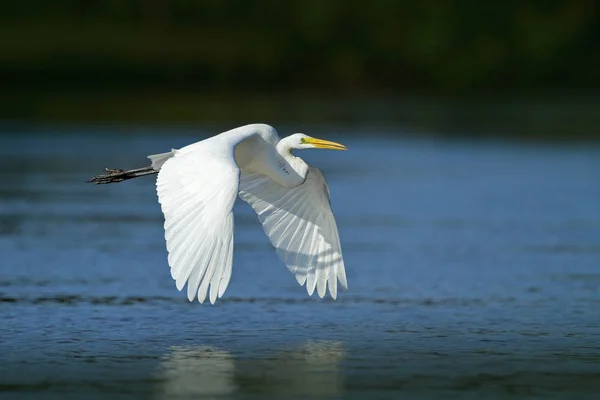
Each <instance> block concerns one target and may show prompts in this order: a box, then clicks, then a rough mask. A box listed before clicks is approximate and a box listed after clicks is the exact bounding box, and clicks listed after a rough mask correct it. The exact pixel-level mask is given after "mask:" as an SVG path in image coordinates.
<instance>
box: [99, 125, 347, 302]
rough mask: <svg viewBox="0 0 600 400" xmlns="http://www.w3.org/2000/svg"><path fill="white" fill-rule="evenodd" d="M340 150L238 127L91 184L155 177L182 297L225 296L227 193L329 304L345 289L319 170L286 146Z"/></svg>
mask: <svg viewBox="0 0 600 400" xmlns="http://www.w3.org/2000/svg"><path fill="white" fill-rule="evenodd" d="M309 148H323V149H332V150H345V149H346V147H345V146H343V145H341V144H339V143H335V142H329V141H326V140H321V139H315V138H312V137H310V136H307V135H304V134H294V135H291V136H289V137H286V138H284V139H282V140H279V137H278V135H277V131H275V129H274V128H272V127H271V126H269V125H265V124H252V125H246V126H242V127H239V128H236V129H233V130H230V131H227V132H224V133H221V134H220V135H217V136H213V137H211V138H209V139H206V140H203V141H200V142H197V143H194V144H191V145H189V146H186V147H183V148H181V149H179V150H172V151H170V152H168V153H162V154H156V155H151V156H149V157H148V158H149V159H150V160H151V161H152V166H151V167H148V168H146V169H144V168H142V169H138V170H132V171H121V170H109V172H111V174H109V175H103V176H99V177H96V178H94V179H93V180H91V182H95V183H111V182H119V181H121V180H124V179H129V178H132V177H137V176H142V175H147V174H150V173H156V172H157V171H158V178H157V181H156V189H157V193H158V200H159V203H160V205H161V208H162V212H163V214H164V217H165V224H164V228H165V239H166V243H167V250H168V253H169V255H168V261H169V266H170V267H171V276H172V277H173V279H174V280H175V282H176V286H177V289H178V290H182V289H183V287H184V286H185V285H186V283H187V297H188V299H189V300H190V301H193V300H194V298H197V299H198V300H199V301H200V303H202V302H204V301H205V299H206V298H207V296H208V298H209V300H210V302H211V303H213V304H214V303H215V301H216V299H217V298H220V297H222V296H223V294H224V293H225V290H226V289H227V285H228V284H229V280H230V278H231V271H232V261H233V231H234V217H233V205H234V203H235V199H236V196H237V195H238V194H239V196H240V198H241V199H243V200H244V201H246V202H247V203H248V204H250V206H252V208H253V209H254V211H255V212H256V213H257V214H258V218H259V220H260V222H261V223H262V226H263V229H264V231H265V233H266V235H267V237H268V238H269V240H270V241H271V243H272V245H273V246H274V247H275V249H276V252H277V254H278V256H279V257H280V258H281V260H282V261H283V262H284V263H285V264H286V265H287V267H288V269H289V270H290V271H291V272H292V273H293V274H294V275H295V277H296V280H297V281H298V283H299V284H300V285H306V290H307V292H308V294H309V295H312V294H313V293H314V291H315V290H316V291H317V294H318V295H319V297H323V296H325V293H326V291H327V288H329V293H330V295H331V297H333V298H334V299H335V298H336V297H337V282H338V281H339V283H340V284H341V285H342V287H344V288H345V289H347V282H346V272H345V269H344V260H343V257H342V249H341V246H340V239H339V235H338V230H337V226H336V223H335V219H334V216H333V213H332V211H331V206H330V198H329V189H328V187H327V182H326V180H325V177H324V176H323V174H322V173H321V171H320V170H319V169H317V168H315V167H312V166H309V165H308V164H306V163H305V162H304V160H302V159H301V158H299V157H296V156H294V155H293V154H292V153H291V151H292V150H293V149H309Z"/></svg>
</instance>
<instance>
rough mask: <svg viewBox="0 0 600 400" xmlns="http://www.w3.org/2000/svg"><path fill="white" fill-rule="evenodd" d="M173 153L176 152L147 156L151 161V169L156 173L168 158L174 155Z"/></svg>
mask: <svg viewBox="0 0 600 400" xmlns="http://www.w3.org/2000/svg"><path fill="white" fill-rule="evenodd" d="M175 151H176V150H175V149H173V150H171V151H169V152H166V153H160V154H152V155H150V156H148V158H149V159H150V161H152V168H154V169H155V170H157V171H158V170H159V169H160V168H161V167H162V166H163V164H164V163H165V162H166V161H167V160H168V159H169V158H171V157H173V156H174V155H175Z"/></svg>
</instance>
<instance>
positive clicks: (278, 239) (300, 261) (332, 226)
mask: <svg viewBox="0 0 600 400" xmlns="http://www.w3.org/2000/svg"><path fill="white" fill-rule="evenodd" d="M240 197H241V198H242V199H243V200H245V201H247V202H248V203H249V204H250V205H251V206H252V208H253V209H254V211H256V213H257V214H258V218H259V220H260V222H261V223H262V225H263V229H264V231H265V233H266V234H267V236H268V237H269V239H270V240H271V243H272V244H273V246H275V249H276V251H277V255H278V256H279V258H281V260H282V261H283V262H284V263H285V264H286V265H287V267H288V269H289V270H290V271H291V272H292V273H293V274H294V275H296V280H297V281H298V283H299V284H300V285H304V284H305V283H306V290H307V291H308V294H309V295H312V294H313V292H314V290H315V287H316V289H317V293H318V295H319V297H323V296H324V295H325V292H326V288H327V286H329V293H330V294H331V297H333V298H334V299H335V298H336V297H337V280H339V281H340V284H341V285H342V286H343V287H344V288H345V289H347V288H348V284H347V282H346V272H345V270H344V260H343V258H342V249H341V246H340V239H339V235H338V230H337V226H336V223H335V219H334V217H333V213H332V212H331V206H330V200H329V189H328V187H327V181H326V180H325V177H324V176H323V174H322V173H321V171H320V170H319V169H318V168H315V167H310V169H309V172H308V175H307V176H306V180H305V182H304V183H303V184H302V185H300V186H298V187H295V188H291V189H290V188H285V187H283V186H280V185H278V184H277V183H275V182H273V181H272V180H271V179H269V178H267V177H266V176H264V175H259V174H252V173H245V172H244V171H242V174H241V178H240Z"/></svg>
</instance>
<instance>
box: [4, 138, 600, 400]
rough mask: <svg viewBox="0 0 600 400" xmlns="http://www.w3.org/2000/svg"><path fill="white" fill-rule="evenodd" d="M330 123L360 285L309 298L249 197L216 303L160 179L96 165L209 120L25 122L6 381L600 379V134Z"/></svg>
mask: <svg viewBox="0 0 600 400" xmlns="http://www.w3.org/2000/svg"><path fill="white" fill-rule="evenodd" d="M315 136H317V135H316V133H315ZM321 136H323V134H322V135H321ZM325 137H327V138H329V139H332V140H336V141H341V142H343V143H345V144H347V145H348V147H349V151H347V152H325V151H319V150H314V151H304V152H302V153H301V155H302V156H303V157H304V158H305V159H307V160H308V161H309V162H311V163H314V164H316V165H317V166H319V167H320V168H322V169H323V171H324V172H325V174H326V176H327V178H328V180H329V184H330V189H331V197H332V202H333V207H334V212H335V214H336V216H337V220H338V226H339V230H340V235H341V237H342V245H343V248H344V254H345V260H346V268H347V276H348V283H349V290H348V291H346V292H340V293H339V296H338V299H337V300H336V301H332V300H331V299H325V300H321V299H318V298H317V297H316V296H313V297H312V298H311V297H309V296H308V295H307V294H306V292H305V290H304V288H302V287H299V286H298V285H297V283H296V281H295V279H294V277H293V275H291V274H290V273H289V272H288V271H287V270H286V268H285V266H284V265H282V264H281V262H279V260H278V259H277V257H276V255H275V253H274V251H273V250H272V248H271V247H270V245H269V242H268V240H267V239H266V237H265V236H264V234H263V232H262V229H261V228H260V226H259V224H258V221H257V219H256V216H255V215H254V214H253V212H252V210H251V209H250V207H249V206H247V205H246V204H244V203H241V202H240V203H239V204H236V208H235V213H236V231H235V234H236V236H235V244H236V247H235V254H234V271H233V276H232V280H231V283H230V284H229V287H228V289H227V292H226V294H225V297H224V298H223V299H220V300H219V301H218V302H217V304H216V305H214V306H211V305H207V304H204V305H200V304H198V303H188V302H187V300H186V298H185V293H181V292H178V291H177V290H176V289H175V284H174V282H173V281H172V280H171V277H170V274H169V269H168V266H167V262H166V250H165V245H164V239H163V230H162V215H161V213H160V208H159V206H158V203H157V201H156V195H155V191H154V178H152V177H146V178H140V179H138V180H135V181H128V182H124V183H121V184H118V185H107V186H92V185H86V184H84V183H83V181H84V180H85V179H88V178H90V177H91V176H92V175H95V174H96V173H98V172H99V171H100V170H101V169H102V168H104V167H106V166H108V167H116V168H133V167H139V166H142V165H145V164H146V160H145V159H144V157H145V156H146V155H147V154H152V153H159V152H163V151H167V150H169V149H170V148H172V147H180V146H182V145H185V144H187V143H190V142H193V141H196V140H198V139H199V138H200V137H199V136H190V135H189V132H184V131H180V132H178V131H168V132H167V131H165V132H163V135H143V134H133V135H128V136H123V135H121V134H119V132H114V131H109V130H107V131H106V132H98V131H96V132H94V135H92V134H90V133H89V132H88V131H86V130H84V129H82V130H81V131H78V132H72V133H69V134H63V135H53V132H52V131H48V132H40V133H29V134H27V135H25V136H19V135H17V134H14V135H12V136H7V137H5V139H4V141H3V146H2V147H1V148H0V178H1V179H0V252H1V254H2V256H3V257H2V262H1V263H0V321H2V322H1V323H2V328H1V329H0V361H1V363H0V397H1V398H2V399H13V398H15V399H23V398H28V397H42V398H45V399H46V398H47V399H52V398H60V399H62V398H67V399H68V398H86V399H88V398H89V399H93V398H100V397H111V398H123V399H136V398H144V399H146V398H158V399H160V398H169V399H175V398H181V399H188V398H190V399H191V398H223V399H226V398H236V399H237V398H240V399H242V398H257V399H268V398H311V399H313V398H314V399H316V398H319V399H320V398H340V397H344V398H390V399H397V398H411V399H413V398H430V397H436V398H443V397H448V398H456V397H464V398H473V399H483V398H505V397H515V398H541V397H544V398H546V397H548V398H580V399H582V398H590V399H591V398H596V396H597V393H598V392H600V339H599V338H600V311H598V310H599V307H600V205H599V200H600V180H599V179H598V171H600V148H598V147H594V146H585V145H560V146H558V145H554V146H552V145H529V144H515V143H504V142H466V141H462V142H461V141H439V140H433V139H431V140H409V139H390V138H385V137H380V136H377V135H376V132H365V133H364V135H360V136H352V137H343V136H336V135H333V136H327V135H325Z"/></svg>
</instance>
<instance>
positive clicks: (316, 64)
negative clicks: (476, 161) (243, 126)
mask: <svg viewBox="0 0 600 400" xmlns="http://www.w3.org/2000/svg"><path fill="white" fill-rule="evenodd" d="M9 3H10V4H9ZM598 8H599V7H598V3H597V2H596V1H593V0H568V1H558V0H546V1H504V2H483V1H475V0H465V1H450V0H446V1H444V0H425V1H393V0H370V1H362V0H345V1H341V0H329V1H328V0H304V1H274V0H271V1H269V0H265V1H246V0H227V1H216V0H215V1H201V0H172V1H168V0H85V1H81V0H54V1H46V0H19V1H13V2H3V5H2V6H0V11H1V12H0V82H2V83H1V85H2V88H1V92H0V93H1V96H0V107H1V111H0V119H2V120H4V121H150V122H162V121H166V122H173V121H178V122H190V121H191V122H195V121H223V120H227V121H232V122H234V121H236V122H237V121H240V122H241V121H246V120H248V119H252V118H258V119H260V120H264V121H266V120H267V119H269V118H270V119H274V120H281V121H294V122H295V121H305V122H313V123H320V122H331V121H342V122H348V123H352V122H356V121H362V120H369V121H375V122H382V123H384V122H385V123H394V122H398V121H399V122H404V121H407V120H408V121H409V122H410V121H411V120H421V119H422V120H423V121H425V120H431V119H433V120H436V119H437V120H440V119H441V120H442V121H443V123H442V125H448V123H451V122H452V119H454V118H456V119H457V121H458V122H457V125H458V128H459V129H462V128H463V126H462V125H464V123H463V122H461V121H464V120H470V121H475V122H473V124H474V125H473V128H475V129H477V127H478V126H479V125H478V123H477V122H476V121H479V120H481V121H483V120H485V119H486V118H487V119H489V118H491V119H494V120H497V122H498V123H501V121H502V120H503V119H506V118H510V117H511V116H512V117H514V116H515V115H517V116H518V115H521V114H522V113H524V114H523V115H527V116H528V117H527V120H529V121H531V120H532V119H535V118H537V119H538V120H539V121H550V122H549V123H548V124H547V126H546V127H545V128H543V129H540V131H544V132H545V131H552V132H553V133H554V134H560V132H563V131H565V130H571V131H572V132H575V133H576V132H579V133H581V134H590V133H595V130H596V127H598V126H600V117H598V116H597V115H596V114H598V112H597V111H596V110H598V109H599V108H598V105H599V104H600V103H599V102H598V101H597V100H596V98H597V94H598V91H599V90H600V51H599V39H600V18H599V10H598ZM473 110H476V111H477V110H479V112H475V114H479V116H478V117H477V116H474V117H469V116H468V115H470V114H472V113H473ZM463 114H464V116H463ZM457 116H458V117H457ZM557 118H559V119H560V121H562V122H560V123H558V125H557V123H556V121H555V120H557ZM449 120H450V121H449ZM434 125H435V122H434ZM571 125H573V126H577V127H579V128H581V126H583V127H584V128H581V129H579V128H577V129H575V128H573V129H571V128H570V126H571ZM586 132H587V133H586ZM563 133H568V132H563Z"/></svg>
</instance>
